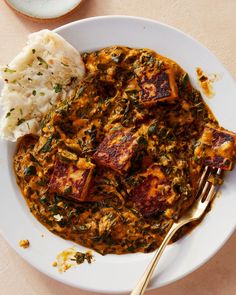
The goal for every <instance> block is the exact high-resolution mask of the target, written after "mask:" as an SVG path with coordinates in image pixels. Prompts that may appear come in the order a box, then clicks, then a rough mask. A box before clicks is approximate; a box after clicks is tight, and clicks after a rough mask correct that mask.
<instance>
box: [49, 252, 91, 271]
mask: <svg viewBox="0 0 236 295" xmlns="http://www.w3.org/2000/svg"><path fill="white" fill-rule="evenodd" d="M85 261H87V262H88V263H89V264H91V263H92V262H94V258H93V255H92V252H91V251H86V252H85V253H82V252H79V251H77V250H76V248H75V247H71V248H68V249H66V250H63V251H62V252H60V253H59V254H58V255H57V257H56V261H53V263H52V266H53V267H57V269H58V271H59V272H65V271H67V270H68V269H70V268H71V267H75V266H77V265H78V264H82V263H84V262H85Z"/></svg>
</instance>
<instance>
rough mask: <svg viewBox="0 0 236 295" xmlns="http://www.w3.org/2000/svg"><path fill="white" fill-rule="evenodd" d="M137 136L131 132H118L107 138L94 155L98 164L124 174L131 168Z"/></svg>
mask: <svg viewBox="0 0 236 295" xmlns="http://www.w3.org/2000/svg"><path fill="white" fill-rule="evenodd" d="M137 146H138V143H137V136H136V135H135V134H133V133H131V132H130V131H127V130H126V131H116V132H115V133H113V134H111V135H108V136H106V137H105V138H104V139H103V141H102V142H101V143H100V145H99V146H98V148H97V151H96V152H95V153H94V155H93V159H94V160H95V162H96V163H98V164H100V165H102V166H104V167H109V168H111V169H112V170H114V171H116V172H118V173H120V174H124V173H125V172H127V170H128V169H129V168H130V165H131V158H132V156H133V155H134V152H135V150H136V149H137Z"/></svg>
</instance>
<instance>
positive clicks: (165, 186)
mask: <svg viewBox="0 0 236 295" xmlns="http://www.w3.org/2000/svg"><path fill="white" fill-rule="evenodd" d="M140 176H141V177H142V182H141V183H140V184H138V185H137V186H136V187H135V188H134V189H133V190H131V192H130V196H131V200H132V201H133V202H134V203H135V206H136V208H137V209H138V211H139V212H140V213H141V214H142V215H143V216H144V217H149V216H151V215H154V214H156V213H158V212H161V211H164V210H165V209H166V208H167V207H168V206H169V205H171V204H172V202H173V200H174V199H175V195H176V194H175V193H174V191H173V189H172V187H171V183H170V181H169V180H168V179H167V178H166V176H165V175H164V174H163V172H162V171H161V168H160V167H159V166H158V165H156V164H153V165H152V166H151V167H149V168H148V170H147V171H146V172H145V173H142V175H140Z"/></svg>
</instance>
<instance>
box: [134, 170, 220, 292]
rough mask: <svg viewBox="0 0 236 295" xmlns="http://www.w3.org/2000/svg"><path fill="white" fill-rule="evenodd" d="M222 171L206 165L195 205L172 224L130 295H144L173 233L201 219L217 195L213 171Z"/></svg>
mask: <svg viewBox="0 0 236 295" xmlns="http://www.w3.org/2000/svg"><path fill="white" fill-rule="evenodd" d="M221 172H222V171H221V169H216V168H211V167H209V166H206V167H205V168H204V171H203V173H202V175H201V178H200V180H199V184H198V189H197V192H196V201H195V202H194V204H193V206H192V207H191V208H190V209H189V210H188V211H187V212H186V213H185V214H184V215H183V216H182V217H181V218H180V219H179V220H178V221H177V222H174V223H173V224H172V226H171V227H170V229H169V231H168V233H167V235H166V236H165V238H164V240H163V242H162V244H161V246H160V247H159V248H158V250H157V252H156V253H155V255H154V257H153V259H152V261H151V263H150V264H149V266H148V267H147V269H146V271H145V272H144V274H143V276H142V277H141V279H140V280H139V282H138V284H137V285H136V287H135V288H134V289H133V291H132V292H131V293H130V295H142V294H143V293H144V291H145V290H146V287H147V285H148V283H149V281H150V279H151V277H152V274H153V271H154V269H155V268H156V265H157V263H158V261H159V260H160V257H161V255H162V253H163V251H164V249H165V247H166V245H167V244H168V242H169V241H170V239H171V238H172V237H173V235H174V234H175V233H176V232H177V230H178V229H180V228H181V227H182V226H183V225H185V224H187V223H189V222H192V221H195V220H197V219H199V218H200V217H201V216H202V215H203V213H204V212H205V210H206V208H207V206H208V205H209V203H210V202H211V201H212V200H213V198H214V197H215V195H216V192H217V189H218V186H216V185H214V184H213V183H212V182H210V181H209V180H210V179H209V178H210V176H211V175H212V174H213V173H215V174H216V175H217V176H220V175H221Z"/></svg>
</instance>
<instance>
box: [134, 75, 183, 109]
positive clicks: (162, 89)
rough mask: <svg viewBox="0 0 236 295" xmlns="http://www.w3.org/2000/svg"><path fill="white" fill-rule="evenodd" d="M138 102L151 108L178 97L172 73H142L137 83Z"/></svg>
mask: <svg viewBox="0 0 236 295" xmlns="http://www.w3.org/2000/svg"><path fill="white" fill-rule="evenodd" d="M139 87H140V88H141V92H140V102H141V103H142V104H143V105H144V106H146V107H151V106H153V105H155V104H156V103H158V102H164V101H172V100H174V99H176V98H177V97H178V88H177V85H176V82H175V75H174V71H173V70H171V69H167V70H163V71H161V72H160V73H156V72H151V73H147V72H144V73H143V75H142V76H141V79H140V81H139Z"/></svg>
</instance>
